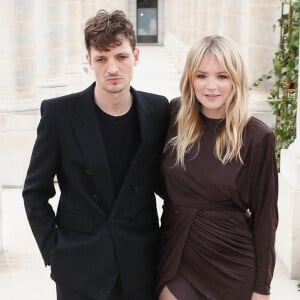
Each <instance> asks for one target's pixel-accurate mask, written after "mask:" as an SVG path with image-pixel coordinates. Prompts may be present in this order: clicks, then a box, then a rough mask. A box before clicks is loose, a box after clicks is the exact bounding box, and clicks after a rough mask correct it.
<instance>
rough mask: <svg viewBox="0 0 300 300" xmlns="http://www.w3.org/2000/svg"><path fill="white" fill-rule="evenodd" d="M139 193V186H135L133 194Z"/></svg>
mask: <svg viewBox="0 0 300 300" xmlns="http://www.w3.org/2000/svg"><path fill="white" fill-rule="evenodd" d="M138 191H139V186H138V185H135V186H134V187H133V192H134V193H137V192H138Z"/></svg>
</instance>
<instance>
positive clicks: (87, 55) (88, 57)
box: [85, 53, 93, 70]
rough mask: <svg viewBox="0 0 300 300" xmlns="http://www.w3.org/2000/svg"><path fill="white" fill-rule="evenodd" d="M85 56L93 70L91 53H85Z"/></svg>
mask: <svg viewBox="0 0 300 300" xmlns="http://www.w3.org/2000/svg"><path fill="white" fill-rule="evenodd" d="M85 57H86V60H87V61H88V63H89V65H90V67H91V69H92V70H93V65H92V59H91V56H90V54H89V53H87V54H86V55H85Z"/></svg>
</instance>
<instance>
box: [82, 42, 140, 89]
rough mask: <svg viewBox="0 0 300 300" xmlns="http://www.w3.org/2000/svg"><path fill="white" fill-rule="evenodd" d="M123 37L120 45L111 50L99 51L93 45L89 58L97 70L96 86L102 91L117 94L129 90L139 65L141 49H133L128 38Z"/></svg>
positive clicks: (93, 68) (92, 67) (93, 67)
mask: <svg viewBox="0 0 300 300" xmlns="http://www.w3.org/2000/svg"><path fill="white" fill-rule="evenodd" d="M122 38H123V42H122V44H121V45H120V46H116V47H114V48H111V49H110V50H109V51H99V50H97V49H96V48H94V47H91V49H90V52H89V53H88V54H87V60H88V62H89V64H90V66H91V69H92V70H93V71H94V72H95V76H96V88H97V89H100V91H102V92H106V93H110V94H117V93H121V92H123V91H126V90H128V91H129V87H130V82H131V80H132V76H133V67H134V66H136V65H137V63H138V59H139V50H138V49H135V50H132V48H131V46H130V43H129V41H128V39H126V38H124V37H122Z"/></svg>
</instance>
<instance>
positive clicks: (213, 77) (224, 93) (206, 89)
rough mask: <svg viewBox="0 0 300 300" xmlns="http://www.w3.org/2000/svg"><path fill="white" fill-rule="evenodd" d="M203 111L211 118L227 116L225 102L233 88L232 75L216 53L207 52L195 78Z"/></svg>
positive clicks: (195, 85)
mask: <svg viewBox="0 0 300 300" xmlns="http://www.w3.org/2000/svg"><path fill="white" fill-rule="evenodd" d="M193 88H194V91H195V94H196V97H197V100H198V101H199V102H200V103H201V111H202V113H203V114H204V115H205V116H206V117H208V118H211V119H223V118H225V103H226V101H230V99H229V98H230V95H231V92H232V89H233V85H232V81H231V77H230V75H229V74H228V73H226V71H225V70H224V69H223V68H222V67H221V66H220V64H219V61H218V59H217V57H216V56H215V55H214V54H207V55H206V57H205V58H204V60H203V62H202V64H201V66H200V67H199V69H198V70H197V72H196V74H195V76H194V79H193Z"/></svg>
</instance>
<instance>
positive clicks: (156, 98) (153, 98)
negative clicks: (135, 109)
mask: <svg viewBox="0 0 300 300" xmlns="http://www.w3.org/2000/svg"><path fill="white" fill-rule="evenodd" d="M131 90H132V91H133V94H134V95H135V96H136V97H137V98H138V99H146V100H147V101H150V102H153V103H162V104H168V103H169V101H168V99H167V98H166V97H165V96H163V95H159V94H155V93H150V92H145V91H138V90H134V89H131Z"/></svg>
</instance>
